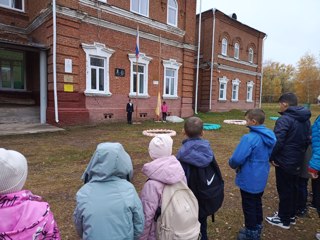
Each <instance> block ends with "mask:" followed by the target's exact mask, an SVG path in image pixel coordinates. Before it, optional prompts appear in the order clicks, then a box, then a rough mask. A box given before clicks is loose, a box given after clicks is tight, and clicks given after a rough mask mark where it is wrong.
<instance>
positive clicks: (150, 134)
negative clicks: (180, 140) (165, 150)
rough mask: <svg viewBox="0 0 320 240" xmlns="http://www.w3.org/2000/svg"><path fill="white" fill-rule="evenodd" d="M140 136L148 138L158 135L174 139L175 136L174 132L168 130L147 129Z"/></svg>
mask: <svg viewBox="0 0 320 240" xmlns="http://www.w3.org/2000/svg"><path fill="white" fill-rule="evenodd" d="M142 134H143V135H145V136H148V137H155V136H156V135H159V134H168V135H169V136H171V137H174V136H176V135H177V133H176V131H174V130H170V129H148V130H144V131H142Z"/></svg>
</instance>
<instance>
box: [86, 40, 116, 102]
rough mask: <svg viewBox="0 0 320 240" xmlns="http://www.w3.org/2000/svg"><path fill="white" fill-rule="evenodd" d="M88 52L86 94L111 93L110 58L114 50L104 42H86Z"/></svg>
mask: <svg viewBox="0 0 320 240" xmlns="http://www.w3.org/2000/svg"><path fill="white" fill-rule="evenodd" d="M82 48H83V50H84V51H85V53H86V90H85V91H84V93H85V94H86V95H104V96H105V95H111V93H110V90H109V85H110V83H109V59H110V57H111V55H112V54H113V53H114V50H112V49H109V48H106V46H105V45H104V44H102V43H96V42H95V43H94V44H85V43H82Z"/></svg>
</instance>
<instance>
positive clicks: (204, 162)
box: [177, 138, 214, 167]
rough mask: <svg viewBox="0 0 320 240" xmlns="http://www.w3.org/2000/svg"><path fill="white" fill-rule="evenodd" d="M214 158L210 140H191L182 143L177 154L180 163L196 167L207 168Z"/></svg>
mask: <svg viewBox="0 0 320 240" xmlns="http://www.w3.org/2000/svg"><path fill="white" fill-rule="evenodd" d="M213 158H214V155H213V151H212V149H211V147H210V143H209V141H208V140H204V139H201V138H190V139H186V140H184V141H183V142H182V146H181V148H180V150H179V151H178V154H177V159H179V161H181V162H184V163H187V164H191V165H193V166H196V167H206V166H208V165H209V163H210V162H211V161H212V159H213Z"/></svg>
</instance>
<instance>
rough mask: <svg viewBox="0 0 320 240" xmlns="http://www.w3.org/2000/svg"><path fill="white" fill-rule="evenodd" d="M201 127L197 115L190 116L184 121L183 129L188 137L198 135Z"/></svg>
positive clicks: (201, 123) (201, 124)
mask: <svg viewBox="0 0 320 240" xmlns="http://www.w3.org/2000/svg"><path fill="white" fill-rule="evenodd" d="M202 129H203V122H202V120H201V119H200V118H198V117H190V118H188V119H187V120H186V121H185V123H184V131H185V133H186V135H187V136H188V137H189V138H195V137H200V136H201V133H202Z"/></svg>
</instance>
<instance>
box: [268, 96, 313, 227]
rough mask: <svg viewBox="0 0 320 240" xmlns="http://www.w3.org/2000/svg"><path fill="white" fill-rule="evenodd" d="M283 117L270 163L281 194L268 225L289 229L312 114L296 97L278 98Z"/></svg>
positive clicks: (276, 126) (279, 123) (294, 208)
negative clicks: (276, 209) (300, 104)
mask: <svg viewBox="0 0 320 240" xmlns="http://www.w3.org/2000/svg"><path fill="white" fill-rule="evenodd" d="M279 107H280V114H281V117H280V118H279V119H278V120H277V121H276V124H275V127H274V133H275V135H276V137H277V142H276V145H275V146H274V148H273V151H272V154H271V157H270V162H271V164H272V165H273V166H275V172H276V185H277V190H278V194H279V210H278V211H277V212H275V213H274V215H273V216H271V217H266V218H265V219H266V221H267V222H268V223H270V224H271V225H274V226H277V227H280V228H283V229H290V224H295V223H296V221H295V214H296V205H297V196H298V181H299V174H300V172H301V166H302V162H303V159H304V155H305V152H306V150H307V147H308V144H309V142H310V116H311V112H310V110H308V109H306V108H304V107H302V106H298V99H297V96H296V95H295V94H294V93H284V94H283V95H281V97H280V98H279Z"/></svg>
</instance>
